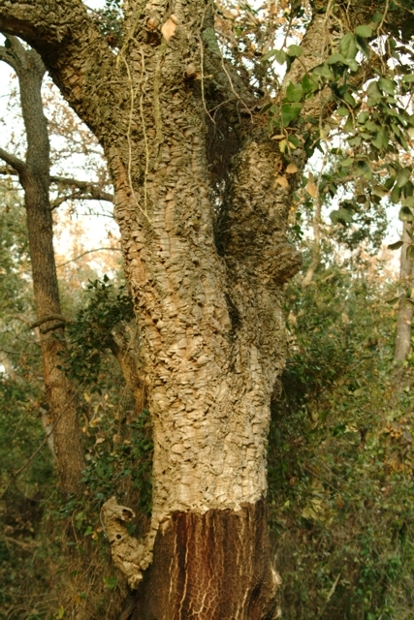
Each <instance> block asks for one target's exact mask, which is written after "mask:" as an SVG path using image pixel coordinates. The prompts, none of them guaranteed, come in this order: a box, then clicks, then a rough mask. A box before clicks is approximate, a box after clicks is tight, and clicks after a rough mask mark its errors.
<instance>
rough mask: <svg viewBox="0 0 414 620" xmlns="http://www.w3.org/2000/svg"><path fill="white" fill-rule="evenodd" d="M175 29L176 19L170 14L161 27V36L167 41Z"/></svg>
mask: <svg viewBox="0 0 414 620" xmlns="http://www.w3.org/2000/svg"><path fill="white" fill-rule="evenodd" d="M176 30H177V19H176V18H175V16H174V15H171V17H169V18H168V19H167V21H166V22H165V24H164V25H163V27H162V28H161V32H162V36H163V37H164V39H165V40H166V41H169V40H170V39H171V37H173V36H174V33H175V31H176Z"/></svg>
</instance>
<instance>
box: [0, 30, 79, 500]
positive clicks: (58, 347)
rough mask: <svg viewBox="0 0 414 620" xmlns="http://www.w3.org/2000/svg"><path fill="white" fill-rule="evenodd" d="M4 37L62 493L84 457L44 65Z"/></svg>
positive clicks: (1, 53) (75, 479) (69, 489)
mask: <svg viewBox="0 0 414 620" xmlns="http://www.w3.org/2000/svg"><path fill="white" fill-rule="evenodd" d="M8 41H9V47H7V48H1V50H0V59H1V60H3V61H5V62H7V63H8V64H9V65H10V66H11V67H13V69H14V70H15V71H16V73H17V76H18V78H19V84H20V99H21V105H22V112H23V120H24V124H25V129H26V137H27V154H26V160H25V161H24V162H23V161H21V160H19V159H17V158H16V157H14V156H12V155H10V154H8V153H6V152H4V151H3V150H0V157H1V158H2V159H4V160H5V161H6V162H7V163H8V164H9V165H11V166H13V168H15V169H16V170H17V172H18V174H19V178H20V182H21V184H22V187H23V189H24V197H25V207H26V216H27V228H28V234H29V250H30V259H31V265H32V275H33V289H34V300H35V307H36V316H37V320H36V323H35V324H34V325H32V328H35V327H38V329H39V339H40V346H41V351H42V357H43V366H44V381H45V386H46V392H47V399H48V404H49V408H50V418H51V419H50V420H49V421H44V425H45V427H46V428H48V429H49V433H50V434H51V436H52V438H53V449H54V453H55V456H56V464H57V469H58V475H59V481H60V487H61V490H62V491H63V493H65V494H68V493H76V492H77V491H78V485H79V482H80V478H81V473H82V469H83V468H84V461H83V454H82V450H81V445H80V432H79V428H78V422H77V399H76V395H75V392H74V389H73V386H72V385H71V383H70V381H69V380H68V378H67V377H66V375H65V373H64V371H63V370H62V368H61V366H62V364H63V355H64V354H65V352H66V343H65V337H64V318H63V317H62V310H61V306H60V301H59V290H58V283H57V276H56V266H55V257H54V250H53V222H52V211H51V208H50V202H49V167H50V162H49V138H48V129H47V121H46V118H45V116H44V112H43V106H42V99H41V84H42V79H43V76H44V73H45V67H44V65H43V62H42V60H41V58H40V56H39V55H38V54H37V52H35V51H34V50H27V49H25V48H24V47H23V45H22V44H21V43H20V42H19V41H18V40H17V39H16V38H15V37H9V39H8Z"/></svg>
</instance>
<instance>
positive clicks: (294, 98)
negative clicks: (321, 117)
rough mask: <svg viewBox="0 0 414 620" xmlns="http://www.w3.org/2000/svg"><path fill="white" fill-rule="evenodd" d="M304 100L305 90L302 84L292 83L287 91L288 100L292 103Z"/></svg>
mask: <svg viewBox="0 0 414 620" xmlns="http://www.w3.org/2000/svg"><path fill="white" fill-rule="evenodd" d="M302 98H303V88H302V86H301V84H293V82H290V84H289V86H288V87H287V89H286V99H287V100H288V101H290V102H296V103H297V102H298V101H301V100H302Z"/></svg>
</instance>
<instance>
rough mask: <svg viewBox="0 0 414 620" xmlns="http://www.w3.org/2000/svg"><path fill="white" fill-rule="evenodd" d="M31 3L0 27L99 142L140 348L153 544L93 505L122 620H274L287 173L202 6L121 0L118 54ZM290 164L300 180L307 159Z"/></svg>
mask: <svg viewBox="0 0 414 620" xmlns="http://www.w3.org/2000/svg"><path fill="white" fill-rule="evenodd" d="M45 6H46V5H44V4H43V2H40V0H39V1H35V0H31V1H28V2H27V3H26V4H25V5H24V8H23V7H22V5H20V4H19V3H18V2H17V0H6V2H5V7H7V9H2V8H1V6H0V27H2V28H3V29H6V30H8V31H12V32H17V33H18V34H20V36H22V37H24V38H25V39H26V40H27V41H28V42H29V43H30V44H31V45H33V46H34V47H35V48H36V49H37V50H38V51H39V53H40V54H41V55H42V58H43V60H44V62H45V64H46V66H47V68H48V69H49V71H50V73H51V75H52V77H53V79H54V80H55V82H56V84H57V85H58V86H59V87H60V89H61V91H62V93H63V94H64V96H65V97H66V99H67V100H68V101H69V103H70V104H71V105H72V107H73V108H74V109H75V110H76V111H77V113H78V114H79V116H80V117H81V118H82V119H83V120H84V121H85V122H86V123H87V124H88V125H89V127H90V128H91V129H92V131H93V132H94V133H95V135H96V136H97V137H98V139H99V140H100V142H101V144H102V145H103V148H104V150H105V154H106V157H107V160H108V165H109V169H110V171H111V175H112V179H113V183H114V188H115V201H116V208H115V212H116V218H117V221H118V224H119V227H120V230H121V236H122V246H123V252H124V257H125V270H126V275H127V278H128V281H129V284H130V288H131V291H132V295H133V299H134V304H135V309H136V316H137V321H138V323H139V329H140V335H141V337H142V344H143V346H142V354H143V369H144V371H145V374H146V382H147V386H148V402H149V409H150V411H151V416H152V421H153V430H154V465H153V512H152V526H151V532H150V533H149V535H148V537H147V538H146V539H144V540H141V541H136V540H135V539H133V538H131V537H130V536H129V534H128V530H127V527H126V523H125V522H127V521H128V520H129V519H130V515H131V511H130V509H129V508H126V507H122V506H118V504H117V502H116V500H115V499H111V500H109V501H108V502H107V503H106V504H105V505H104V507H103V520H104V523H105V528H106V532H107V535H108V538H109V541H110V544H111V550H112V554H113V557H114V561H115V562H116V564H117V565H118V566H119V567H120V568H121V569H122V570H123V572H124V573H125V574H126V575H127V578H128V581H129V583H130V585H131V587H133V588H135V589H136V590H137V594H136V609H135V612H134V614H133V616H132V617H133V618H134V619H136V620H137V619H140V620H141V619H150V618H151V619H154V620H155V618H157V619H158V620H159V619H161V618H162V619H163V620H164V619H165V620H173V619H174V620H175V619H177V620H178V619H180V620H184V619H187V618H198V619H199V620H220V619H224V618H227V619H230V618H232V619H233V618H235V619H236V618H237V619H243V620H256V619H257V620H259V619H261V620H265V619H267V620H270V619H271V618H276V617H278V614H279V611H278V604H277V589H278V584H279V578H278V576H277V573H276V571H275V569H274V567H273V566H272V561H271V557H270V553H269V545H268V540H267V529H266V511H265V506H264V505H265V496H266V447H267V434H268V429H269V420H270V399H271V395H272V392H273V389H274V385H275V382H276V381H277V376H278V374H279V373H280V371H281V368H282V367H283V364H284V355H285V347H284V318H283V311H282V307H283V285H284V283H285V282H286V281H287V280H288V279H289V278H290V277H291V276H292V275H293V274H294V273H295V272H296V271H297V269H298V266H299V263H300V261H299V258H298V256H297V254H296V252H295V251H294V250H293V248H292V247H291V246H290V245H289V244H288V243H287V242H286V235H285V230H286V225H287V216H288V211H289V206H290V202H291V196H292V192H293V191H294V185H295V179H294V177H295V175H291V176H290V177H289V182H287V183H285V184H284V186H283V187H282V186H281V185H280V184H278V183H277V177H278V176H280V175H283V174H284V170H285V167H286V165H287V162H286V161H285V159H284V158H283V157H282V154H281V152H280V150H279V147H278V144H277V142H276V141H275V140H270V139H269V137H268V132H267V128H266V122H265V120H264V119H263V116H262V115H260V114H258V113H257V112H255V111H254V110H255V109H256V108H257V101H256V98H255V97H256V96H255V95H254V93H252V92H250V90H249V88H248V85H246V84H245V83H244V82H243V79H242V76H241V75H240V74H238V73H237V72H236V71H234V68H233V67H232V66H231V65H230V64H228V65H227V66H226V65H225V61H224V60H223V58H222V57H221V55H220V51H219V48H218V45H217V42H216V41H215V38H214V30H213V26H214V16H213V8H212V5H211V4H210V3H208V2H204V1H203V0H191V2H189V1H184V0H176V1H174V2H173V3H167V2H166V1H165V0H150V1H149V2H147V3H144V4H139V3H138V2H135V1H132V0H131V1H129V2H124V12H125V22H124V39H123V43H122V45H121V49H120V50H119V52H118V53H117V55H115V54H114V53H113V51H111V50H110V49H109V47H108V46H107V45H106V44H105V41H104V39H103V38H102V37H101V35H100V34H99V31H98V30H97V28H96V27H95V25H94V23H93V21H92V20H91V19H90V18H89V16H88V14H87V12H86V9H85V7H84V6H83V5H82V4H81V3H80V2H74V1H70V0H60V1H59V2H57V1H56V0H50V1H49V3H48V5H47V6H48V9H47V10H46V9H45ZM325 20H326V18H325V16H324V15H319V14H316V15H315V17H314V19H313V20H312V22H311V24H310V26H309V28H308V33H307V35H306V37H305V39H304V41H303V45H302V47H303V57H302V58H301V61H300V63H299V62H298V63H294V64H293V65H292V69H291V71H292V76H293V77H292V78H291V79H293V80H294V81H295V82H297V81H300V80H301V78H302V76H303V74H304V73H305V72H306V71H307V70H309V69H311V68H312V67H313V66H315V64H319V63H320V62H321V57H322V56H323V53H324V50H325V43H326V41H325V39H324V38H323V37H322V38H321V32H322V31H323V28H324V23H325ZM288 77H289V74H288ZM289 81H290V79H287V82H286V84H285V86H286V85H287V84H288V83H289ZM285 86H284V87H285ZM318 101H319V103H318V105H319V106H321V105H322V106H324V105H325V104H326V98H324V97H320V99H319V100H318ZM321 102H322V103H321ZM316 105H317V104H316V103H315V102H313V103H312V106H313V108H312V110H311V111H312V113H315V109H314V108H316ZM312 106H311V104H309V106H308V107H309V109H311V107H312ZM212 108H214V109H218V110H219V112H218V113H217V114H216V115H215V117H214V122H212V120H211V117H209V115H208V114H206V109H212ZM308 113H310V112H308ZM320 113H321V114H323V110H320ZM294 156H295V161H296V163H297V168H298V173H300V171H301V170H302V168H303V165H304V164H305V159H306V157H305V154H304V152H303V151H301V149H297V151H296V152H295V153H294ZM223 186H224V190H223V189H220V188H223ZM218 194H220V196H219V198H218Z"/></svg>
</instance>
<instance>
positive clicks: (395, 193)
mask: <svg viewBox="0 0 414 620" xmlns="http://www.w3.org/2000/svg"><path fill="white" fill-rule="evenodd" d="M400 196H401V188H400V187H398V185H396V186H395V187H394V188H393V190H392V192H391V195H390V200H391V202H392V203H394V204H395V205H396V204H398V203H399V202H400Z"/></svg>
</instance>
